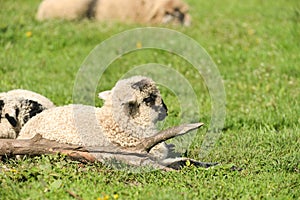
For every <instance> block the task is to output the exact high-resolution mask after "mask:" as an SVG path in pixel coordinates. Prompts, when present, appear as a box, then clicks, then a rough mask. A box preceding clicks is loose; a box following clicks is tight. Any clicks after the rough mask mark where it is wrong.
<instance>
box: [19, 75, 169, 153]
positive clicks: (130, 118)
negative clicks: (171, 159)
mask: <svg viewBox="0 0 300 200" xmlns="http://www.w3.org/2000/svg"><path fill="white" fill-rule="evenodd" d="M99 98H101V99H104V100H105V102H104V105H103V107H101V108H96V107H93V106H86V105H67V106H62V107H56V108H53V109H49V110H46V111H44V112H42V113H41V114H39V115H37V116H35V117H33V118H32V119H31V120H30V121H29V122H28V123H27V124H25V126H24V127H23V128H22V130H21V132H20V135H19V137H18V139H29V138H32V137H33V136H35V135H36V134H41V135H42V136H43V137H44V138H46V139H50V140H56V141H58V142H61V143H69V144H77V145H85V146H112V145H116V146H122V147H132V146H135V145H137V144H138V143H139V141H140V139H141V138H145V137H147V136H151V135H153V134H155V133H157V129H156V126H155V123H156V122H157V121H159V120H163V119H164V118H165V117H166V116H167V107H166V105H165V104H164V102H163V100H162V98H161V95H160V92H159V90H158V89H157V87H156V85H155V82H154V81H153V80H151V79H150V78H147V77H142V76H134V77H131V78H129V79H124V80H120V81H118V82H117V83H116V85H115V87H114V88H113V89H112V90H110V91H105V92H101V93H100V94H99ZM153 149H154V150H153V152H155V153H153V154H155V156H156V157H157V158H165V157H166V156H167V153H168V149H167V146H166V145H165V144H164V143H161V144H159V145H157V146H156V147H155V148H153Z"/></svg>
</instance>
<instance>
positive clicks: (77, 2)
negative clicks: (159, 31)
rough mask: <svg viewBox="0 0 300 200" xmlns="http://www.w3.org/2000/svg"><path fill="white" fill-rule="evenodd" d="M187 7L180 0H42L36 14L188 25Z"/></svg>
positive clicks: (48, 16) (71, 18)
mask: <svg viewBox="0 0 300 200" xmlns="http://www.w3.org/2000/svg"><path fill="white" fill-rule="evenodd" d="M188 9H189V8H188V5H187V4H185V3H184V2H183V1H182V0H44V1H42V2H41V4H40V6H39V9H38V12H37V16H36V18H37V19H38V20H47V19H53V18H57V19H67V20H74V19H82V18H84V17H87V18H94V19H96V20H97V21H106V22H107V21H118V22H135V23H154V24H161V23H173V24H178V23H181V24H183V25H189V24H190V23H191V17H190V15H189V14H188Z"/></svg>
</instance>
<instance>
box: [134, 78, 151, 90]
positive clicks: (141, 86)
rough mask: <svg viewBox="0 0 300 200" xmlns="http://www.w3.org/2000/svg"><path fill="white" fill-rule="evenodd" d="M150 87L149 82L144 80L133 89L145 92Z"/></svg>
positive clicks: (135, 84)
mask: <svg viewBox="0 0 300 200" xmlns="http://www.w3.org/2000/svg"><path fill="white" fill-rule="evenodd" d="M149 86H150V84H149V82H148V80H146V79H143V80H141V81H139V82H136V83H134V84H133V85H132V86H131V87H132V88H133V89H136V90H139V91H143V90H144V89H146V88H148V87H149Z"/></svg>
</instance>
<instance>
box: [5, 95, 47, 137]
mask: <svg viewBox="0 0 300 200" xmlns="http://www.w3.org/2000/svg"><path fill="white" fill-rule="evenodd" d="M3 102H4V104H3V105H2V116H1V117H3V119H2V120H7V121H8V122H9V124H10V125H11V127H12V128H13V129H14V130H15V132H16V134H18V133H19V132H20V130H21V128H22V127H23V126H24V124H25V123H26V122H27V121H28V120H29V119H30V118H32V117H33V116H35V115H36V114H38V113H40V112H42V111H43V110H44V109H45V107H43V106H42V105H41V104H39V103H38V102H36V101H33V100H29V99H24V98H6V99H5V101H3Z"/></svg>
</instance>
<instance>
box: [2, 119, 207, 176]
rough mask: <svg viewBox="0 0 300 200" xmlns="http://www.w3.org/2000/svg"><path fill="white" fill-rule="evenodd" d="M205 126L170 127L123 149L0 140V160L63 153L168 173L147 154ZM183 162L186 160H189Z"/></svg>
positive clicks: (41, 140) (42, 140) (39, 140)
mask: <svg viewBox="0 0 300 200" xmlns="http://www.w3.org/2000/svg"><path fill="white" fill-rule="evenodd" d="M202 125H203V123H195V124H183V125H179V126H175V127H171V128H169V129H166V130H163V131H160V132H158V133H157V134H156V135H154V136H151V137H148V138H145V139H143V140H141V143H140V144H138V145H137V146H135V147H128V148H120V147H117V146H114V145H111V146H108V147H83V146H78V145H71V144H63V143H58V142H56V141H52V140H48V139H45V138H42V136H41V135H39V134H38V135H36V136H34V137H33V138H31V139H20V140H15V139H0V156H4V155H7V156H12V155H42V154H55V153H62V154H65V155H67V156H70V157H71V158H73V159H76V160H80V161H88V162H95V161H96V160H97V161H100V162H106V161H107V160H110V159H116V160H118V161H121V162H125V163H126V164H129V165H135V166H152V167H154V168H157V169H164V170H169V169H170V168H168V167H166V166H164V165H163V164H161V163H163V162H160V163H158V162H156V160H154V159H153V158H152V157H151V156H150V155H149V154H148V153H147V152H148V151H149V150H150V149H151V148H152V147H153V146H155V145H157V144H158V143H161V142H163V141H166V140H168V139H170V138H173V137H177V136H180V135H184V134H186V133H188V132H190V131H192V130H196V129H198V128H200V127H201V126H202ZM184 159H185V160H186V159H187V158H184ZM176 162H177V161H176ZM178 162H179V161H178ZM180 162H182V160H181V161H180Z"/></svg>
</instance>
